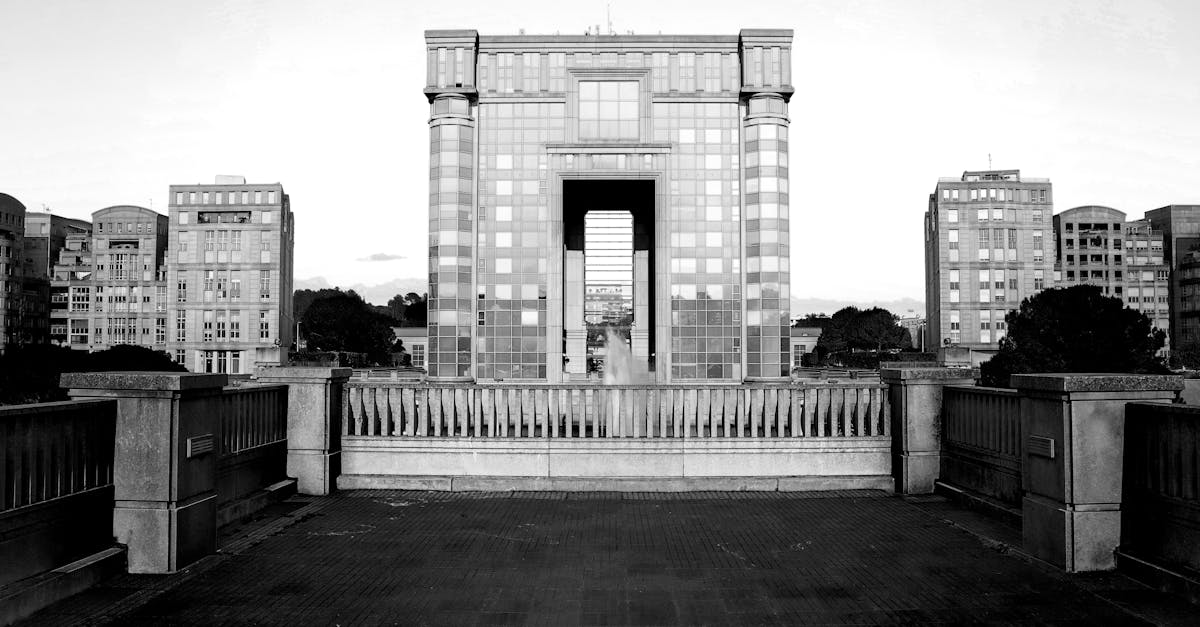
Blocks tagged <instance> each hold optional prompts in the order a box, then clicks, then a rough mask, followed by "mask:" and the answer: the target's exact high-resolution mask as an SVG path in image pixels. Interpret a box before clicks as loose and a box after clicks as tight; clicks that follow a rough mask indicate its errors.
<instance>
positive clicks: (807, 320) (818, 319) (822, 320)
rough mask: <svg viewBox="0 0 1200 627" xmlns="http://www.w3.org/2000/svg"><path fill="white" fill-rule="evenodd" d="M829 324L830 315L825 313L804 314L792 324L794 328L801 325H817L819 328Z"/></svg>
mask: <svg viewBox="0 0 1200 627" xmlns="http://www.w3.org/2000/svg"><path fill="white" fill-rule="evenodd" d="M827 324H829V316H827V315H825V314H823V313H818V314H808V315H806V316H804V317H803V318H800V319H799V320H796V322H795V323H794V324H792V328H793V329H796V328H799V327H816V328H818V329H824V328H825V325H827Z"/></svg>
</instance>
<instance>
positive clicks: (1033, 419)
mask: <svg viewBox="0 0 1200 627" xmlns="http://www.w3.org/2000/svg"><path fill="white" fill-rule="evenodd" d="M1012 385H1013V387H1015V388H1017V390H1019V391H1020V393H1021V434H1022V435H1021V437H1022V442H1021V488H1022V490H1023V491H1024V493H1025V497H1024V499H1023V500H1022V503H1021V516H1022V524H1021V533H1022V536H1023V537H1022V544H1023V545H1024V548H1025V550H1026V551H1027V552H1029V553H1030V554H1031V555H1033V556H1035V557H1038V558H1040V559H1043V560H1045V561H1047V562H1050V563H1051V564H1054V565H1056V566H1061V567H1062V568H1063V569H1065V570H1066V571H1067V572H1072V573H1074V572H1084V571H1093V570H1111V569H1113V568H1115V567H1116V562H1115V557H1114V551H1115V550H1116V548H1117V547H1118V545H1120V543H1121V481H1122V467H1123V464H1124V450H1125V404H1126V403H1129V402H1131V401H1172V400H1174V399H1175V397H1176V395H1177V394H1178V392H1179V391H1180V390H1182V389H1183V381H1182V379H1181V378H1180V377H1175V376H1157V375H1126V374H1030V375H1013V377H1012Z"/></svg>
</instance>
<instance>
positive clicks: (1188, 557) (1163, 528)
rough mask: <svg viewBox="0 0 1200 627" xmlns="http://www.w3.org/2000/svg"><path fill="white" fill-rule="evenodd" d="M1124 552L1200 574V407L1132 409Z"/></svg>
mask: <svg viewBox="0 0 1200 627" xmlns="http://www.w3.org/2000/svg"><path fill="white" fill-rule="evenodd" d="M1123 493H1124V494H1123V499H1122V500H1123V502H1122V507H1121V552H1122V553H1126V554H1129V555H1133V556H1135V557H1139V558H1142V559H1145V560H1148V561H1150V562H1154V563H1158V564H1162V565H1165V566H1168V567H1184V568H1187V569H1190V570H1191V571H1193V573H1194V574H1200V407H1196V406H1189V405H1178V404H1157V403H1131V404H1129V405H1128V406H1127V407H1126V415H1125V472H1124V484H1123Z"/></svg>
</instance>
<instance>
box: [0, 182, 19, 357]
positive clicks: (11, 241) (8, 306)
mask: <svg viewBox="0 0 1200 627" xmlns="http://www.w3.org/2000/svg"><path fill="white" fill-rule="evenodd" d="M24 242H25V205H23V204H21V201H19V200H17V199H16V198H13V197H12V196H9V195H8V194H0V351H2V350H4V346H5V345H7V344H12V343H16V342H18V341H19V340H20V328H21V318H22V307H21V306H22V285H23V283H24V282H23V281H22V279H23V273H22V271H21V250H22V249H23V248H24Z"/></svg>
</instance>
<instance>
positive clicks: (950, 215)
mask: <svg viewBox="0 0 1200 627" xmlns="http://www.w3.org/2000/svg"><path fill="white" fill-rule="evenodd" d="M946 221H947V222H958V209H951V210H949V211H947V212H946Z"/></svg>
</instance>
